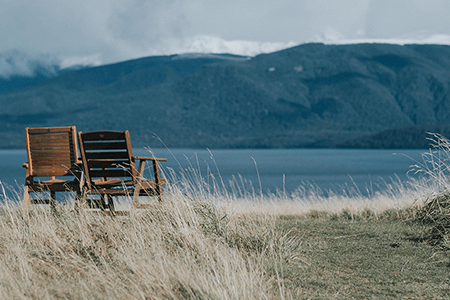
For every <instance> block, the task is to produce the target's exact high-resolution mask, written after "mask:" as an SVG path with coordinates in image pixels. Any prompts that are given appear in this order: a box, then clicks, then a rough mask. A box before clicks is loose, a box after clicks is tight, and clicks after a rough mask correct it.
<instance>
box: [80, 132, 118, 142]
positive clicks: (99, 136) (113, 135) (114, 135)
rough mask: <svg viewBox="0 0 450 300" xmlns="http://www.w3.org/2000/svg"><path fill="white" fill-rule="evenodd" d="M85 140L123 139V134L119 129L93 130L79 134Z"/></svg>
mask: <svg viewBox="0 0 450 300" xmlns="http://www.w3.org/2000/svg"><path fill="white" fill-rule="evenodd" d="M81 139H82V140H83V141H84V142H86V141H125V134H124V133H123V132H121V131H93V132H87V133H82V134H81Z"/></svg>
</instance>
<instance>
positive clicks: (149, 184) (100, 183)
mask: <svg viewBox="0 0 450 300" xmlns="http://www.w3.org/2000/svg"><path fill="white" fill-rule="evenodd" d="M166 183H167V181H166V179H164V178H161V179H160V180H159V184H160V185H161V186H162V185H165V184H166ZM92 184H93V187H97V188H114V187H127V186H134V183H133V181H131V180H129V181H123V180H120V179H118V178H114V179H110V180H106V181H105V180H102V179H97V180H93V181H92ZM140 185H141V188H142V189H154V188H156V182H155V181H154V180H145V181H142V182H141V183H140Z"/></svg>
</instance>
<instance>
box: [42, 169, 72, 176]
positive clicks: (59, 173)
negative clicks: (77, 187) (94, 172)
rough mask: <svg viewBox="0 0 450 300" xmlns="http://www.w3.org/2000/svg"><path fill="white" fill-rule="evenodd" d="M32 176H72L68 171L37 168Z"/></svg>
mask: <svg viewBox="0 0 450 300" xmlns="http://www.w3.org/2000/svg"><path fill="white" fill-rule="evenodd" d="M33 176H35V177H49V176H74V175H73V173H72V172H69V171H57V170H51V171H47V170H43V171H41V170H37V171H36V172H34V174H33Z"/></svg>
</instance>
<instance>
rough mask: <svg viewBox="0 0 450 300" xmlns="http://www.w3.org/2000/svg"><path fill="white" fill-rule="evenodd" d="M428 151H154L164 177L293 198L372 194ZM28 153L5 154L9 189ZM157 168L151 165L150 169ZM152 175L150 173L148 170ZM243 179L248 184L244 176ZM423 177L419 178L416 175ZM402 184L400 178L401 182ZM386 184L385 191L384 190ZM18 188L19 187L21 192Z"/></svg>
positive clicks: (0, 175) (1, 175)
mask: <svg viewBox="0 0 450 300" xmlns="http://www.w3.org/2000/svg"><path fill="white" fill-rule="evenodd" d="M133 151H134V154H135V155H141V156H150V155H149V153H146V152H147V151H146V150H145V149H143V148H141V149H134V150H133ZM425 151H426V150H423V149H420V150H410V149H407V150H406V149H401V150H392V149H389V150H385V149H384V150H373V149H368V150H366V149H364V150H360V149H242V150H211V151H210V152H209V151H208V150H207V149H197V150H193V149H171V150H167V149H152V152H153V153H154V156H155V157H165V158H167V159H168V161H167V162H162V163H161V167H162V168H163V172H165V173H166V174H168V173H169V170H173V171H174V172H175V173H178V174H180V172H187V173H188V174H189V173H191V174H192V170H191V169H193V170H195V172H196V174H200V175H201V176H202V177H203V178H205V180H206V181H208V180H212V176H214V178H215V179H216V180H217V181H218V182H219V183H220V182H221V181H220V178H222V180H223V182H224V183H225V184H226V186H227V187H228V186H229V181H230V180H234V179H238V182H239V183H241V182H247V183H246V184H244V185H246V186H247V188H248V184H249V182H251V183H252V186H253V188H254V189H255V190H256V191H260V189H261V188H262V190H263V192H264V193H267V192H269V191H270V192H272V193H275V192H276V191H277V190H280V191H286V192H288V193H291V192H293V191H294V190H296V189H297V188H298V187H299V186H300V185H304V184H305V183H306V182H308V183H312V184H314V185H316V186H317V187H319V188H321V189H323V190H333V191H339V190H342V189H343V188H346V187H349V186H350V187H355V186H357V187H358V188H359V189H360V190H361V192H362V193H365V192H366V190H367V189H369V190H374V189H375V190H378V189H382V186H383V181H388V182H390V181H391V180H392V179H396V177H398V178H399V179H400V180H401V181H406V180H408V176H407V172H408V170H409V169H410V166H411V165H412V164H414V163H415V161H414V160H417V161H421V160H422V159H421V155H420V154H421V153H423V152H425ZM24 162H26V151H25V150H0V181H1V182H3V183H6V184H7V185H9V186H13V187H18V186H21V185H22V184H23V182H24V180H25V178H24V177H25V169H23V168H22V164H23V163H24ZM148 167H151V164H149V165H148ZM147 172H149V171H147ZM239 176H241V177H242V181H241V179H240V177H239ZM416 176H417V175H416ZM396 180H397V179H396ZM378 185H381V187H378ZM17 189H18V188H17Z"/></svg>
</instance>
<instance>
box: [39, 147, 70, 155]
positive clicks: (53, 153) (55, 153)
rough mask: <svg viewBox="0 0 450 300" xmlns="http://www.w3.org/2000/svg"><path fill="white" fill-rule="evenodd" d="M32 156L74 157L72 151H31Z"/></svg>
mask: <svg viewBox="0 0 450 300" xmlns="http://www.w3.org/2000/svg"><path fill="white" fill-rule="evenodd" d="M31 154H32V155H34V156H60V157H64V156H65V157H69V156H71V155H74V154H75V153H73V151H72V150H70V149H54V148H52V149H48V150H41V149H39V150H31Z"/></svg>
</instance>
